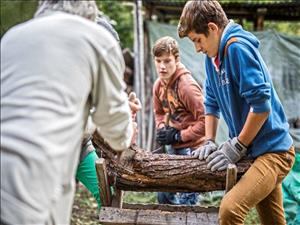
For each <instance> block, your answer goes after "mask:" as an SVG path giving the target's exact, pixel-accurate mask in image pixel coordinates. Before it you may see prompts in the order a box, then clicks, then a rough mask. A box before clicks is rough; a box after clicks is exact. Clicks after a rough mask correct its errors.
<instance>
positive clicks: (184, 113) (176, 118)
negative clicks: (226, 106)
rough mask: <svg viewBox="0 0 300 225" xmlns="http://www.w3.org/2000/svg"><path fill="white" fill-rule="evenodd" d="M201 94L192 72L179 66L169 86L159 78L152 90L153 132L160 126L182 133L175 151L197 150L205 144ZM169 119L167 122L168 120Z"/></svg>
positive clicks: (175, 145)
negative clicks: (167, 126)
mask: <svg viewBox="0 0 300 225" xmlns="http://www.w3.org/2000/svg"><path fill="white" fill-rule="evenodd" d="M203 101H204V97H203V91H202V89H201V87H200V86H199V85H198V83H197V82H196V81H195V80H194V78H193V77H192V75H191V72H190V71H188V70H187V69H186V68H185V67H184V65H183V64H181V63H179V64H178V66H177V69H176V71H175V73H174V75H173V76H172V77H171V78H170V80H169V82H168V83H165V82H164V81H163V80H161V79H160V78H158V79H157V80H156V81H155V83H154V86H153V106H154V116H155V123H156V128H158V127H159V126H160V125H161V124H162V123H163V124H164V125H166V123H167V122H166V121H169V122H168V125H169V126H171V127H174V128H176V129H178V130H180V132H181V140H182V142H180V143H176V144H174V145H173V147H174V148H175V149H177V148H185V147H189V148H192V149H194V148H196V147H198V146H199V145H201V144H202V143H203V142H204V139H205V122H204V104H203ZM167 117H169V118H167Z"/></svg>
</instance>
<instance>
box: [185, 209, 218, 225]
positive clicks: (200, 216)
mask: <svg viewBox="0 0 300 225" xmlns="http://www.w3.org/2000/svg"><path fill="white" fill-rule="evenodd" d="M186 224H188V225H199V224H201V225H218V224H219V223H218V213H217V212H209V213H192V212H188V213H187V221H186Z"/></svg>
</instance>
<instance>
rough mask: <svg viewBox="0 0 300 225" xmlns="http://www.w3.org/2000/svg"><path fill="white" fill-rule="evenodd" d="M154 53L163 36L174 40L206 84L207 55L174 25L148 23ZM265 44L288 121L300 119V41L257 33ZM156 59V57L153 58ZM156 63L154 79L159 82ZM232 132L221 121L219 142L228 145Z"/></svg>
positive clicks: (185, 61)
mask: <svg viewBox="0 0 300 225" xmlns="http://www.w3.org/2000/svg"><path fill="white" fill-rule="evenodd" d="M147 29H148V33H149V43H150V46H149V47H150V49H152V46H153V44H154V42H155V41H156V40H157V39H158V38H160V37H163V36H167V35H168V36H171V37H173V38H175V39H176V40H177V41H178V43H179V48H180V57H181V61H182V63H183V64H184V65H185V66H186V67H187V68H188V69H189V70H190V71H191V72H192V74H193V76H194V78H195V79H196V80H197V81H198V82H199V83H200V84H202V83H203V81H204V80H205V67H204V58H205V57H204V55H203V54H196V51H195V49H194V46H193V43H192V42H191V41H190V40H189V39H187V38H183V39H180V38H179V37H178V35H177V27H176V26H174V25H168V24H162V23H156V22H149V21H148V22H147ZM254 34H255V35H256V36H257V37H258V39H259V40H260V41H261V46H260V52H261V54H262V56H263V58H264V60H265V62H266V64H267V66H268V68H269V71H270V74H271V76H272V80H273V83H274V87H275V89H276V91H277V93H278V95H279V98H280V99H281V102H282V104H283V106H284V109H285V112H286V115H287V117H288V118H295V117H300V37H296V36H287V35H283V34H279V33H277V32H275V31H264V32H256V33H254ZM149 58H150V59H152V57H149ZM152 61H153V60H151V76H152V79H153V80H154V79H156V77H157V76H156V73H155V70H154V65H153V62H152ZM227 137H228V130H227V127H226V125H225V123H224V121H223V120H222V119H221V126H220V127H219V130H218V135H217V141H218V142H221V141H225V140H226V139H227Z"/></svg>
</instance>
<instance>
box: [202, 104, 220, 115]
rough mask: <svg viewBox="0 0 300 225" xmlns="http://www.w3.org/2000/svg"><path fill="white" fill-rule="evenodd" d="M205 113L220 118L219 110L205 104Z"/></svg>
mask: <svg viewBox="0 0 300 225" xmlns="http://www.w3.org/2000/svg"><path fill="white" fill-rule="evenodd" d="M205 115H214V116H215V117H217V118H220V110H218V109H216V108H214V107H211V106H207V105H205Z"/></svg>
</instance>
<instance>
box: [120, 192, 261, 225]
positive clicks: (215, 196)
mask: <svg viewBox="0 0 300 225" xmlns="http://www.w3.org/2000/svg"><path fill="white" fill-rule="evenodd" d="M223 194H224V192H222V191H216V192H207V193H203V194H201V195H200V197H199V205H202V206H215V207H218V206H219V205H220V202H221V200H222V196H223ZM123 200H124V202H126V203H157V200H156V193H153V192H125V195H124V198H123ZM258 224H260V222H259V218H258V215H257V212H256V210H255V209H251V210H250V212H249V213H248V215H247V217H246V220H245V225H258Z"/></svg>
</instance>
